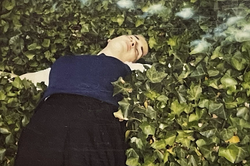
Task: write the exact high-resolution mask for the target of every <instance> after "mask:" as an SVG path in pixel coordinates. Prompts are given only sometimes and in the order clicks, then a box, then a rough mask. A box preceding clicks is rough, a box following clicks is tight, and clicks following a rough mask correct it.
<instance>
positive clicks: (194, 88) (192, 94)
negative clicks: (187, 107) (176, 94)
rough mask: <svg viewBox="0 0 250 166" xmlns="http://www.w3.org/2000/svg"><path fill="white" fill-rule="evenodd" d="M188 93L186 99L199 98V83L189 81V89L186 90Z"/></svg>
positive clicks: (200, 89)
mask: <svg viewBox="0 0 250 166" xmlns="http://www.w3.org/2000/svg"><path fill="white" fill-rule="evenodd" d="M187 93H188V99H189V100H195V101H197V100H199V98H200V95H201V93H202V88H201V86H200V85H195V84H194V83H191V86H190V89H188V90H187Z"/></svg>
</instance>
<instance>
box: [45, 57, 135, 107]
mask: <svg viewBox="0 0 250 166" xmlns="http://www.w3.org/2000/svg"><path fill="white" fill-rule="evenodd" d="M129 74H131V70H130V68H129V67H128V66H127V65H126V64H124V63H123V62H122V61H120V60H118V59H116V58H114V57H110V56H106V55H105V54H101V55H99V56H95V55H81V56H80V55H77V56H63V57H60V58H59V59H58V60H56V62H55V63H54V64H53V65H52V67H51V71H50V75H49V85H48V88H47V90H46V91H45V93H44V96H43V99H44V98H46V97H48V96H50V95H52V94H56V93H66V94H77V95H83V96H88V97H93V98H96V99H98V100H101V101H104V102H107V103H110V104H113V105H116V106H118V101H119V100H121V99H122V97H121V95H116V96H113V89H114V87H113V85H112V84H111V83H112V82H114V81H116V80H117V79H118V78H119V77H125V76H126V75H129Z"/></svg>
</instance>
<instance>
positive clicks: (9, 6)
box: [2, 0, 16, 10]
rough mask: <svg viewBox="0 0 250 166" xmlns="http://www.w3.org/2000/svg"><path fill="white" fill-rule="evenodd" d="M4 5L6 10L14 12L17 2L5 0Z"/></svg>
mask: <svg viewBox="0 0 250 166" xmlns="http://www.w3.org/2000/svg"><path fill="white" fill-rule="evenodd" d="M2 5H3V7H4V8H5V9H7V10H12V9H13V8H14V7H15V5H16V2H15V0H4V1H3V2H2Z"/></svg>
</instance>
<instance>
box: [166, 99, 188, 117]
mask: <svg viewBox="0 0 250 166" xmlns="http://www.w3.org/2000/svg"><path fill="white" fill-rule="evenodd" d="M185 108H186V105H183V104H180V103H179V102H178V100H175V101H173V102H172V104H171V107H170V109H171V110H172V111H171V114H174V115H178V116H179V115H180V114H181V113H182V112H183V111H184V110H185Z"/></svg>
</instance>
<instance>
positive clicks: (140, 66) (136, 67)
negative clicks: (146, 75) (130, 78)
mask: <svg viewBox="0 0 250 166" xmlns="http://www.w3.org/2000/svg"><path fill="white" fill-rule="evenodd" d="M125 64H126V65H128V66H129V68H130V69H131V70H132V71H133V70H139V71H141V72H143V71H146V68H145V66H148V67H149V68H150V67H151V65H149V64H141V63H132V62H125Z"/></svg>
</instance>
